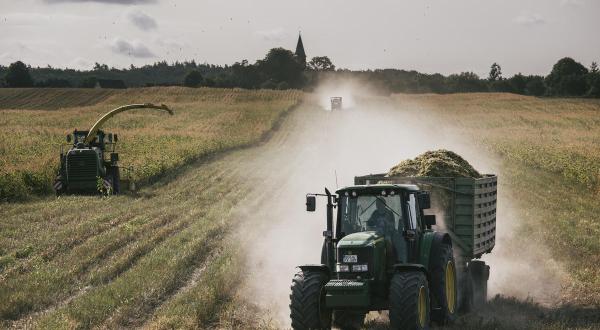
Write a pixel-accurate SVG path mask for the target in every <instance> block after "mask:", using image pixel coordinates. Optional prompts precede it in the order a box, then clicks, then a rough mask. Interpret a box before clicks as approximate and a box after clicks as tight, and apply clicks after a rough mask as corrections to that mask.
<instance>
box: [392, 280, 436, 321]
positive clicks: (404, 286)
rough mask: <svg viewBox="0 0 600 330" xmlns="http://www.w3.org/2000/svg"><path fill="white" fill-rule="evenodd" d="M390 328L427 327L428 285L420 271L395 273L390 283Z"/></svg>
mask: <svg viewBox="0 0 600 330" xmlns="http://www.w3.org/2000/svg"><path fill="white" fill-rule="evenodd" d="M389 301H390V327H391V329H428V328H429V287H428V286H427V278H426V277H425V274H423V273H422V272H420V271H414V272H403V273H398V274H395V275H394V277H392V281H391V283H390V296H389Z"/></svg>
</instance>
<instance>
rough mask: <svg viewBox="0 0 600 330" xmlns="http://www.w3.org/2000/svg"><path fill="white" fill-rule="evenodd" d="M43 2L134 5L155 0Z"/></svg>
mask: <svg viewBox="0 0 600 330" xmlns="http://www.w3.org/2000/svg"><path fill="white" fill-rule="evenodd" d="M44 2H46V3H49V4H55V3H61V2H71V3H83V2H98V3H108V4H115V5H136V4H146V3H156V0H44Z"/></svg>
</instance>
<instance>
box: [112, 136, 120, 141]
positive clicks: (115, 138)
mask: <svg viewBox="0 0 600 330" xmlns="http://www.w3.org/2000/svg"><path fill="white" fill-rule="evenodd" d="M113 139H114V140H115V142H119V137H118V136H117V134H114V135H113Z"/></svg>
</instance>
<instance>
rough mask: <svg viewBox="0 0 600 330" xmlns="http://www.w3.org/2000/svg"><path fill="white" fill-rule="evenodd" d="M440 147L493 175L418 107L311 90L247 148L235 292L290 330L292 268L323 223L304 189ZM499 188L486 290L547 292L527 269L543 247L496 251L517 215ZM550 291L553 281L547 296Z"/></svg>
mask: <svg viewBox="0 0 600 330" xmlns="http://www.w3.org/2000/svg"><path fill="white" fill-rule="evenodd" d="M330 96H342V97H343V98H344V99H343V101H344V109H343V110H341V111H328V110H329V97H330ZM439 148H445V149H450V150H453V151H455V152H457V153H459V154H461V155H463V156H464V157H465V159H467V160H468V161H469V162H471V164H473V165H474V166H475V168H477V169H478V170H480V171H481V172H483V173H500V175H501V171H500V169H499V168H498V166H499V165H498V164H499V163H498V162H496V161H495V160H493V159H488V158H486V157H485V156H484V153H482V152H481V151H479V150H477V149H475V148H474V146H472V145H469V144H465V143H462V142H461V141H460V139H458V138H457V137H456V134H454V133H452V130H451V129H449V128H447V127H446V126H445V125H444V124H443V123H440V122H438V121H437V120H436V119H435V117H434V116H432V115H431V114H429V113H426V112H424V110H421V109H415V108H411V106H409V105H403V104H399V103H397V102H392V100H391V99H390V98H388V97H381V96H375V95H372V94H368V93H365V91H364V88H361V86H360V84H357V83H352V82H348V83H345V84H337V85H324V86H322V87H321V88H319V89H317V91H316V92H315V93H313V94H312V95H311V96H308V97H307V100H306V101H305V102H304V104H303V105H301V106H300V107H299V108H298V109H296V110H295V111H294V112H293V113H292V114H291V115H290V116H289V117H288V118H287V119H286V121H285V123H284V124H283V126H282V127H281V128H280V130H279V132H278V133H276V134H275V135H274V136H273V138H272V139H271V140H270V141H269V142H268V143H266V144H265V145H263V146H261V147H260V148H259V150H258V151H257V152H255V154H256V155H257V156H255V157H254V158H252V159H250V160H249V161H248V163H247V164H241V166H243V167H246V168H247V170H246V171H243V174H242V175H243V176H245V177H244V179H245V180H250V182H252V183H253V184H254V185H256V189H254V192H253V193H252V195H251V196H249V197H248V198H246V199H245V200H244V201H243V202H242V203H240V205H239V206H238V208H237V210H236V217H237V218H238V219H239V223H240V225H239V240H240V241H241V242H242V247H243V248H242V249H243V251H244V253H245V258H246V259H245V260H246V261H245V264H246V269H247V273H246V283H245V286H244V292H241V293H240V295H242V296H243V297H244V299H245V300H247V301H248V302H250V303H253V304H256V305H258V306H259V307H260V308H261V309H262V310H264V311H265V315H266V316H265V317H266V318H271V319H272V321H274V323H275V324H276V326H277V327H285V328H287V327H289V326H290V320H289V307H288V305H289V293H290V284H291V280H292V277H293V275H294V273H295V272H296V269H295V267H296V266H297V265H301V264H310V263H319V262H320V253H321V245H322V242H323V237H322V232H323V230H325V225H326V224H325V200H324V199H317V212H314V213H308V212H306V211H305V205H304V198H305V194H306V193H322V192H323V191H324V187H328V188H329V189H330V190H331V191H335V190H336V188H341V187H343V186H346V185H352V184H353V180H354V176H355V175H364V174H370V173H382V172H387V171H388V170H389V169H390V168H391V167H392V166H393V165H395V164H396V163H398V162H399V161H400V160H403V159H406V158H413V157H415V156H416V155H418V154H420V153H422V152H424V151H427V150H430V149H439ZM500 178H501V177H500ZM505 189H506V187H504V186H500V192H499V193H500V195H499V197H500V200H499V202H498V204H499V207H500V209H499V210H498V213H497V214H498V222H497V226H498V238H497V243H496V249H495V251H493V253H492V255H490V256H489V257H488V256H486V257H484V260H486V262H488V263H490V265H491V277H490V294H495V293H503V294H508V295H516V296H518V297H520V298H523V297H527V296H531V297H534V298H535V297H536V295H538V294H540V293H547V292H548V290H547V289H548V287H547V286H546V287H544V283H550V282H552V283H555V282H556V281H555V279H554V278H543V277H537V275H536V274H539V269H537V268H536V267H538V266H539V265H540V263H533V261H535V260H537V258H545V260H549V258H548V256H547V255H544V254H543V253H542V252H537V250H539V251H544V249H541V248H540V249H535V250H536V251H534V253H533V254H532V253H530V252H532V251H533V250H532V251H526V252H525V253H521V254H520V255H519V256H516V255H512V254H511V253H512V252H511V251H512V250H511V249H510V248H508V249H505V248H504V247H503V245H504V244H507V245H508V244H510V242H511V240H510V237H511V232H512V231H513V230H514V228H515V225H514V224H516V223H518V212H513V211H512V210H511V207H510V206H511V205H510V202H507V200H508V197H509V196H510V192H507V191H504V190H505ZM509 224H510V225H509ZM540 253H542V254H540ZM556 269H558V266H557V268H556ZM556 269H554V270H556ZM535 283H538V284H539V285H537V286H536V285H534V284H535ZM537 287H540V288H539V289H538V288H537ZM558 288H559V286H558ZM556 289H557V287H554V286H552V292H556Z"/></svg>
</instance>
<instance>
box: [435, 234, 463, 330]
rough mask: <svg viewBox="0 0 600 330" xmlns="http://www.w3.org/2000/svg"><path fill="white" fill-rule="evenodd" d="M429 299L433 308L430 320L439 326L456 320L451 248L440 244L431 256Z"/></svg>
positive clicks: (455, 282) (455, 285)
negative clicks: (432, 302)
mask: <svg viewBox="0 0 600 330" xmlns="http://www.w3.org/2000/svg"><path fill="white" fill-rule="evenodd" d="M430 269H431V281H430V285H431V298H432V300H433V301H434V304H433V306H434V308H432V311H431V319H432V320H433V321H435V322H436V323H439V324H448V323H450V322H452V321H454V320H455V319H456V315H457V310H458V281H457V277H456V263H455V262H454V256H453V254H452V246H451V245H449V244H441V245H440V246H439V248H438V249H437V250H436V252H435V253H434V255H432V260H431V263H430Z"/></svg>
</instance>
